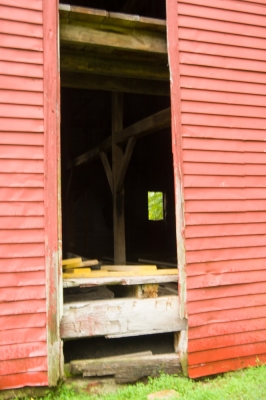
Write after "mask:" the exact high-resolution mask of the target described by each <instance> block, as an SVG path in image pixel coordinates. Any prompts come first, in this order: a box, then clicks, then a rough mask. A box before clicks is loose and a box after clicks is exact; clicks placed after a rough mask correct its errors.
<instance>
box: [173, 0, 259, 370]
mask: <svg viewBox="0 0 266 400" xmlns="http://www.w3.org/2000/svg"><path fill="white" fill-rule="evenodd" d="M259 3H260V2H259V1H251V2H249V1H229V0H224V1H222V0H217V1H215V2H214V1H212V0H178V1H177V2H175V6H176V5H177V14H178V17H177V22H178V29H176V28H174V27H172V28H171V26H170V27H169V40H171V34H172V35H173V34H174V32H175V36H178V40H177V41H176V42H175V43H176V46H178V53H177V54H176V53H175V54H171V52H170V66H171V69H172V72H173V76H177V75H176V74H177V73H178V80H177V81H176V82H175V81H174V82H173V83H172V95H173V97H174V96H175V93H176V92H175V90H179V88H180V91H179V108H180V111H178V108H177V109H176V110H173V115H174V113H175V112H176V113H178V117H179V118H178V119H180V127H178V128H177V127H176V128H174V134H175V135H177V137H179V139H178V140H179V142H178V143H179V144H180V151H179V150H177V151H176V150H175V151H174V152H175V154H176V159H175V162H176V163H177V164H179V165H180V168H181V171H182V176H181V180H182V191H183V198H184V225H185V229H184V235H183V237H184V247H185V250H186V274H187V282H186V284H187V314H188V325H189V331H188V339H189V340H188V368H189V375H190V376H191V377H199V376H204V375H210V374H214V373H221V372H225V371H229V370H232V369H236V368H240V367H245V366H248V365H255V364H256V360H257V358H258V359H260V360H261V361H265V360H266V346H265V334H266V319H265V316H266V307H265V304H266V288H265V284H264V282H265V280H266V250H265V249H266V213H265V197H266V190H265V187H266V186H265V184H266V180H265V176H266V167H265V163H266V146H265V140H266V131H265V127H266V109H265V106H266V86H265V85H266V75H265V71H266V52H265V50H266V39H265V38H266V28H265V26H266V8H265V2H262V1H261V3H262V4H263V5H264V7H261V6H260V4H259ZM175 29H176V31H175ZM172 48H173V47H172ZM170 49H171V46H170ZM175 49H176V47H175ZM178 64H179V65H178ZM175 85H176V86H175ZM173 144H174V149H175V146H176V141H175V140H174V142H173Z"/></svg>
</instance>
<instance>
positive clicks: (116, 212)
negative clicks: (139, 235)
mask: <svg viewBox="0 0 266 400" xmlns="http://www.w3.org/2000/svg"><path fill="white" fill-rule="evenodd" d="M122 129H123V95H122V94H121V93H113V97H112V172H113V224H114V227H113V229H114V261H115V264H122V265H125V264H126V238H125V210H124V208H125V206H124V190H123V187H122V188H121V191H120V193H119V194H117V193H116V186H117V182H118V179H119V174H120V166H121V164H122V162H123V150H122V149H121V147H120V146H118V145H117V144H116V142H115V140H116V134H117V132H120V131H121V130H122Z"/></svg>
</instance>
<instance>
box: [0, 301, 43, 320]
mask: <svg viewBox="0 0 266 400" xmlns="http://www.w3.org/2000/svg"><path fill="white" fill-rule="evenodd" d="M45 311H46V299H40V300H32V299H30V300H20V301H8V302H3V303H1V304H0V315H1V316H4V315H13V316H15V315H21V314H23V315H26V314H33V313H36V314H38V313H44V312H45Z"/></svg>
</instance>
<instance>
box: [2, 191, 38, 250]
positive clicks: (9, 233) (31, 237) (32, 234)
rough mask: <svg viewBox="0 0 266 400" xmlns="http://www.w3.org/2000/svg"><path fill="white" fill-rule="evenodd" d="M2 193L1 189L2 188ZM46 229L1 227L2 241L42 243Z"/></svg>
mask: <svg viewBox="0 0 266 400" xmlns="http://www.w3.org/2000/svg"><path fill="white" fill-rule="evenodd" d="M15 190H16V189H15ZM0 195H1V189H0ZM44 240H45V235H44V229H8V230H6V229H0V243H2V244H3V243H9V244H11V243H42V242H44Z"/></svg>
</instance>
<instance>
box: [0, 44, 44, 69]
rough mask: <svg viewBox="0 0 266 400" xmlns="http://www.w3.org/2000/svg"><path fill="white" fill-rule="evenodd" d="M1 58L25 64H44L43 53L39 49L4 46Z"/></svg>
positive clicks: (0, 54) (0, 53)
mask: <svg viewBox="0 0 266 400" xmlns="http://www.w3.org/2000/svg"><path fill="white" fill-rule="evenodd" d="M0 60H2V61H10V60H12V62H16V63H24V64H43V53H42V52H38V51H31V50H21V49H13V48H11V49H10V48H3V47H2V48H1V52H0ZM30 76H31V75H30Z"/></svg>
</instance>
